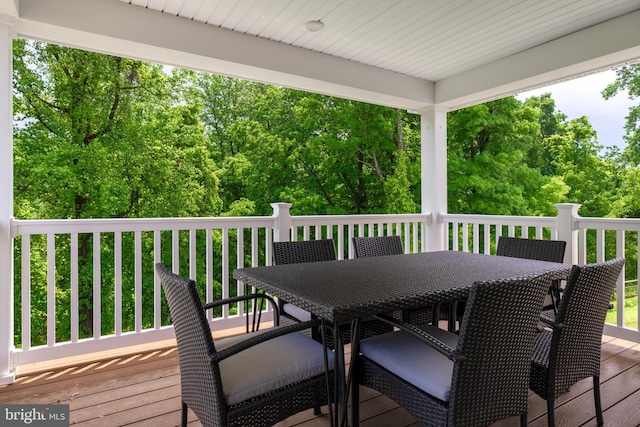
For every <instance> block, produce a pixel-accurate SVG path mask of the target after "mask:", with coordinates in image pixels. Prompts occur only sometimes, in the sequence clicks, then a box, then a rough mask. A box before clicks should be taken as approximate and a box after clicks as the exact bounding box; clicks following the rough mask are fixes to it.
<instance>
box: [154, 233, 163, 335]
mask: <svg viewBox="0 0 640 427" xmlns="http://www.w3.org/2000/svg"><path fill="white" fill-rule="evenodd" d="M161 261H162V238H161V234H160V230H153V266H154V267H153V323H154V325H153V326H154V328H155V329H160V328H161V327H162V291H161V289H160V288H161V284H160V279H159V278H158V275H157V274H156V273H155V271H156V269H155V265H156V264H157V263H159V262H161Z"/></svg>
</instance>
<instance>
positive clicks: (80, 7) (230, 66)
mask: <svg viewBox="0 0 640 427" xmlns="http://www.w3.org/2000/svg"><path fill="white" fill-rule="evenodd" d="M0 1H7V0H0ZM19 5H20V7H19V17H18V20H17V23H16V28H17V33H18V34H19V35H20V36H23V37H26V38H33V39H39V40H44V41H47V42H52V43H56V44H61V45H67V46H72V47H77V48H81V49H86V50H93V51H100V52H103V53H108V54H113V55H120V56H127V57H132V58H137V59H142V60H146V61H153V62H159V63H162V64H167V65H172V66H179V67H185V68H191V69H196V70H200V71H206V72H212V73H216V74H222V75H228V76H234V77H240V78H243V79H248V80H253V81H259V82H264V83H270V84H275V85H279V86H285V87H291V88H295V89H301V90H307V91H311V92H317V93H323V94H328V95H334V96H339V97H343V98H349V99H355V100H359V101H364V102H370V103H375V104H380V105H388V106H392V107H397V108H406V109H415V110H418V109H421V108H424V107H426V106H429V105H433V99H434V84H433V82H429V81H426V80H422V79H417V78H413V77H409V76H405V75H401V74H398V73H393V72H390V71H385V70H382V69H379V68H375V67H370V66H367V65H364V64H360V63H355V62H352V61H347V60H344V59H340V58H335V57H332V56H329V55H325V54H322V53H318V52H312V51H309V50H305V49H301V48H297V47H294V46H290V45H286V44H282V43H278V42H274V41H270V40H266V39H261V38H258V37H254V36H250V35H246V34H242V33H237V32H233V31H230V30H226V29H222V28H218V27H216V26H212V25H207V24H204V23H199V22H196V21H191V20H187V19H183V18H178V17H174V16H170V15H167V14H163V13H160V12H155V11H151V10H148V9H144V8H141V7H136V6H130V5H127V4H124V3H120V2H112V1H105V0H56V1H51V0H20V3H19Z"/></svg>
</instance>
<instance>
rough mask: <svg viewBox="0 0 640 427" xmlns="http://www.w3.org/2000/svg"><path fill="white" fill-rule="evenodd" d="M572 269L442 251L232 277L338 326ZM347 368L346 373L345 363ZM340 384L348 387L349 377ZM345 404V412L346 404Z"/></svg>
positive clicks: (558, 275)
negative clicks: (492, 284)
mask: <svg viewBox="0 0 640 427" xmlns="http://www.w3.org/2000/svg"><path fill="white" fill-rule="evenodd" d="M570 271H571V265H570V264H558V263H552V262H546V261H534V260H529V259H521V258H511V257H502V256H492V255H483V254H474V253H467V252H457V251H437V252H423V253H416V254H404V255H389V256H381V257H371V258H356V259H348V260H337V261H323V262H311V263H301V264H284V265H275V266H263V267H252V268H240V269H236V270H235V271H234V272H233V277H234V278H235V279H237V280H238V281H241V282H243V283H245V284H247V285H250V286H254V287H256V288H257V289H260V290H263V291H265V292H267V293H268V294H271V295H273V296H275V297H278V298H282V299H284V300H286V301H287V302H290V303H292V304H295V305H297V306H298V307H300V308H303V309H305V310H308V311H310V312H311V313H314V314H315V315H317V316H318V317H319V318H321V319H325V320H326V321H327V322H329V323H332V324H334V325H337V324H338V323H341V322H346V321H353V320H355V319H362V318H364V317H368V316H372V315H378V314H384V313H388V312H391V311H395V310H404V309H413V308H420V307H425V306H429V305H433V304H435V303H440V302H447V301H453V300H458V299H463V298H466V296H467V295H468V293H469V290H470V288H471V286H472V285H473V284H474V283H476V282H483V281H493V280H498V279H506V278H511V277H524V276H537V275H541V274H549V279H550V280H553V279H558V280H562V279H565V278H567V277H568V275H569V272H570ZM337 335H338V336H339V335H340V334H337ZM352 348H353V343H352ZM356 348H357V347H356ZM342 352H343V350H342V347H341V346H338V345H336V356H337V360H338V365H344V354H343V353H342ZM336 367H337V368H339V366H336ZM342 369H343V371H342V373H344V366H342ZM337 378H344V376H343V375H338V376H337ZM339 386H340V387H343V388H345V387H347V388H348V387H349V384H348V381H347V383H346V384H340V385H339ZM339 394H340V395H343V393H339ZM345 394H348V392H347V393H345ZM339 406H340V405H339ZM341 406H342V407H343V408H342V411H346V409H345V408H346V405H341ZM336 412H338V411H336ZM336 420H341V421H340V422H338V423H339V424H342V423H344V422H345V417H344V416H338V417H337V418H336ZM354 424H357V420H356V421H354Z"/></svg>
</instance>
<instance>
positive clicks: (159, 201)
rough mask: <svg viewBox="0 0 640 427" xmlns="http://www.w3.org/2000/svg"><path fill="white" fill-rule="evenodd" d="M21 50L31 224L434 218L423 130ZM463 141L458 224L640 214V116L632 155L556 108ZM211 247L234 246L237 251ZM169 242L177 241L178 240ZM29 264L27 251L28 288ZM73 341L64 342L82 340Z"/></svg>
mask: <svg viewBox="0 0 640 427" xmlns="http://www.w3.org/2000/svg"><path fill="white" fill-rule="evenodd" d="M14 43H15V44H14V66H13V69H14V76H13V77H14V100H15V101H14V104H15V105H14V112H15V120H14V122H15V124H16V125H15V128H14V141H15V146H14V156H15V158H14V171H15V201H14V206H15V216H16V217H18V218H27V219H34V218H47V219H50V218H53V219H55V218H70V219H80V218H152V217H197V216H230V215H231V216H243V215H270V214H271V212H272V211H271V207H270V204H271V203H273V202H280V201H282V202H290V203H292V204H293V208H292V213H293V214H298V215H303V214H364V213H379V212H382V213H413V212H419V211H420V205H421V200H420V197H421V183H420V179H421V171H420V164H421V163H420V146H421V138H420V117H419V116H418V115H415V114H412V113H409V112H407V111H402V110H398V109H394V108H388V107H382V106H378V105H372V104H367V103H362V102H356V101H352V100H346V99H340V98H334V97H330V96H325V95H319V94H311V93H305V92H301V91H296V90H292V89H287V88H281V87H275V86H270V85H265V84H260V83H255V82H249V81H243V80H239V79H233V78H229V77H223V76H216V75H210V74H205V73H198V72H195V71H191V70H183V69H177V68H176V69H172V70H171V71H169V70H168V69H167V68H166V67H162V66H160V65H157V64H150V63H146V62H142V61H136V60H132V59H127V58H120V57H113V56H106V55H101V54H97V53H93V52H86V51H79V50H76V49H71V48H68V47H62V46H55V45H48V44H44V43H40V42H34V41H26V40H20V39H17V40H15V42H14ZM617 73H618V74H617V80H616V81H615V82H614V83H612V84H611V85H610V86H609V87H608V88H607V89H606V90H605V91H604V92H603V95H604V96H605V97H610V96H613V95H615V94H616V93H617V92H619V91H621V90H623V89H626V90H628V91H629V94H630V96H631V97H636V96H638V94H640V68H639V67H638V66H637V65H635V66H629V67H624V68H622V69H620V70H618V71H617ZM447 126H448V135H447V144H448V158H447V162H448V164H447V170H448V201H449V206H448V210H449V212H451V213H474V214H502V215H556V212H557V211H556V208H555V206H554V205H555V204H556V203H560V202H574V203H581V204H582V208H581V210H580V213H581V214H582V215H583V216H608V215H611V216H623V217H624V216H635V217H637V216H640V202H638V198H637V197H636V194H638V191H636V190H638V182H639V180H638V178H640V172H639V169H638V168H640V106H637V107H634V108H632V109H631V110H630V112H629V116H628V117H627V123H626V136H625V140H626V142H627V147H626V148H625V149H624V150H623V151H622V152H617V151H615V150H610V151H604V152H603V148H602V147H601V146H600V145H599V144H598V139H597V134H596V132H595V130H594V129H593V127H592V126H591V124H590V123H589V120H588V119H587V118H586V117H581V118H576V119H571V120H568V119H567V117H566V116H565V115H564V114H562V113H560V112H559V111H557V110H556V106H555V102H554V101H553V99H552V98H551V96H550V95H549V94H545V95H541V96H539V97H532V98H530V99H527V100H524V101H521V100H519V99H517V98H515V97H507V98H504V99H499V100H496V101H492V102H488V103H486V104H482V105H475V106H472V107H468V108H465V109H461V110H458V111H453V112H451V113H449V114H448V124H447ZM427 191H428V190H427ZM186 238H187V236H180V239H186ZM204 238H205V236H200V235H199V236H198V239H199V241H200V240H202V239H204ZM212 238H213V239H214V240H215V242H216V245H217V243H218V242H219V241H220V240H221V239H222V236H221V235H218V234H217V233H213V236H212ZM231 238H236V236H231ZM57 239H58V241H57V242H56V250H57V251H58V252H59V255H57V256H56V259H59V260H60V261H59V262H58V263H57V265H56V274H57V276H56V299H57V303H56V309H57V310H58V316H57V318H58V319H69V316H68V315H67V314H68V313H65V310H66V311H68V310H69V298H70V286H69V274H70V273H69V269H70V265H69V263H70V261H69V260H68V258H69V257H68V254H69V252H70V247H71V242H70V240H69V239H68V238H63V237H59V238H57ZM92 239H93V236H92V235H91V234H86V235H79V236H78V240H79V242H78V253H77V256H78V259H79V264H80V272H79V275H80V279H79V281H80V284H79V286H80V295H79V297H80V306H81V307H80V309H81V313H80V314H81V322H82V328H83V330H82V335H83V336H91V333H92V331H93V329H94V327H97V325H92V322H91V319H92V310H94V309H95V308H94V307H92V297H93V294H92V292H93V285H92V280H93V269H92V268H93V267H92V257H93V251H92V249H91V248H92V245H93V243H94V242H93V240H92ZM114 239H115V236H112V235H111V236H110V235H106V236H105V237H104V238H103V239H102V241H101V242H100V247H101V251H103V252H104V255H103V259H104V260H113V251H114V245H115V243H114ZM170 239H171V236H169V235H164V234H163V236H162V240H163V241H164V240H167V241H170ZM122 245H123V253H133V252H134V241H133V236H132V235H129V234H125V235H123V236H122ZM198 247H200V246H198ZM142 250H143V251H144V252H146V253H151V251H152V250H153V236H148V235H143V236H142ZM198 250H200V249H198ZM20 251H21V248H20V245H16V255H17V260H16V261H17V262H16V275H18V274H19V270H20V263H19V259H20V257H21V256H22V254H21V252H20ZM46 251H47V242H46V239H45V238H43V239H39V238H34V239H33V241H32V242H31V253H30V254H29V255H30V257H31V265H32V266H34V268H33V270H32V278H31V279H32V286H33V290H32V295H31V298H32V302H33V304H32V307H33V312H32V315H33V316H34V317H35V318H43V319H44V317H45V316H46V298H47V292H46V283H47V277H45V276H46V274H43V273H42V272H44V271H46V268H45V267H44V266H45V265H46V260H47V253H46ZM162 256H163V257H164V256H166V255H165V254H163V255H162ZM38 266H42V268H38ZM102 268H103V271H102V286H101V295H100V297H101V304H102V306H101V307H100V310H101V311H102V313H103V319H104V324H103V325H100V327H101V328H102V332H103V333H110V332H112V329H113V326H112V325H113V319H112V318H110V317H109V316H110V315H111V316H112V314H113V312H114V304H115V301H114V291H113V283H112V281H113V269H114V268H115V267H114V266H113V261H105V264H104V266H103V267H102ZM143 268H144V269H145V273H144V274H143V277H145V278H152V277H153V275H152V274H150V270H151V269H152V268H153V266H152V265H145V266H144V267H143ZM198 268H199V269H200V268H204V266H198ZM122 269H123V278H124V279H123V282H124V283H123V300H124V303H123V306H126V307H130V306H133V302H134V299H135V295H134V284H133V282H132V279H131V278H132V277H134V261H133V259H132V258H131V259H129V258H127V259H124V260H123V267H122ZM17 277H18V276H17ZM145 280H148V279H145ZM216 286H218V287H219V286H220V285H219V283H217V284H216ZM16 289H17V288H16ZM143 289H144V291H143V292H145V295H144V300H145V301H148V300H152V295H151V297H150V295H149V293H150V292H153V286H152V284H151V283H146V282H145V283H143ZM16 292H19V289H17V290H16ZM16 301H20V295H18V294H16ZM143 309H144V311H145V314H144V315H143V317H144V319H143V322H144V323H145V325H146V324H151V323H152V322H153V307H152V306H146V305H145V306H143ZM16 310H18V311H19V310H20V307H19V305H17V306H16ZM109 313H111V314H109ZM126 314H127V313H125V315H124V316H123V317H124V322H125V323H126V324H125V325H124V326H123V327H124V328H125V329H127V330H130V329H132V328H133V326H134V325H133V324H132V318H133V316H127V315H126ZM18 318H19V316H18ZM67 321H68V320H67ZM42 324H43V325H46V322H42ZM16 329H17V330H16V332H17V333H18V334H19V325H18V327H17V328H16ZM57 330H58V331H60V332H59V333H60V334H61V337H60V338H61V339H63V338H65V337H66V336H68V334H69V330H70V325H68V324H61V325H59V327H58V328H57ZM33 335H34V338H33V340H34V343H38V342H43V341H44V340H45V339H46V331H45V330H34V331H33Z"/></svg>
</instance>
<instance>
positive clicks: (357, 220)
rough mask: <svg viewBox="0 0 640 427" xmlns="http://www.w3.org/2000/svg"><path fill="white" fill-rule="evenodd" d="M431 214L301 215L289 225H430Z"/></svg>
mask: <svg viewBox="0 0 640 427" xmlns="http://www.w3.org/2000/svg"><path fill="white" fill-rule="evenodd" d="M431 218H432V215H431V213H425V214H365V215H302V216H291V225H293V226H305V225H317V224H321V225H352V224H353V225H355V224H378V223H388V222H393V223H395V222H424V223H426V224H430V223H431Z"/></svg>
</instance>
